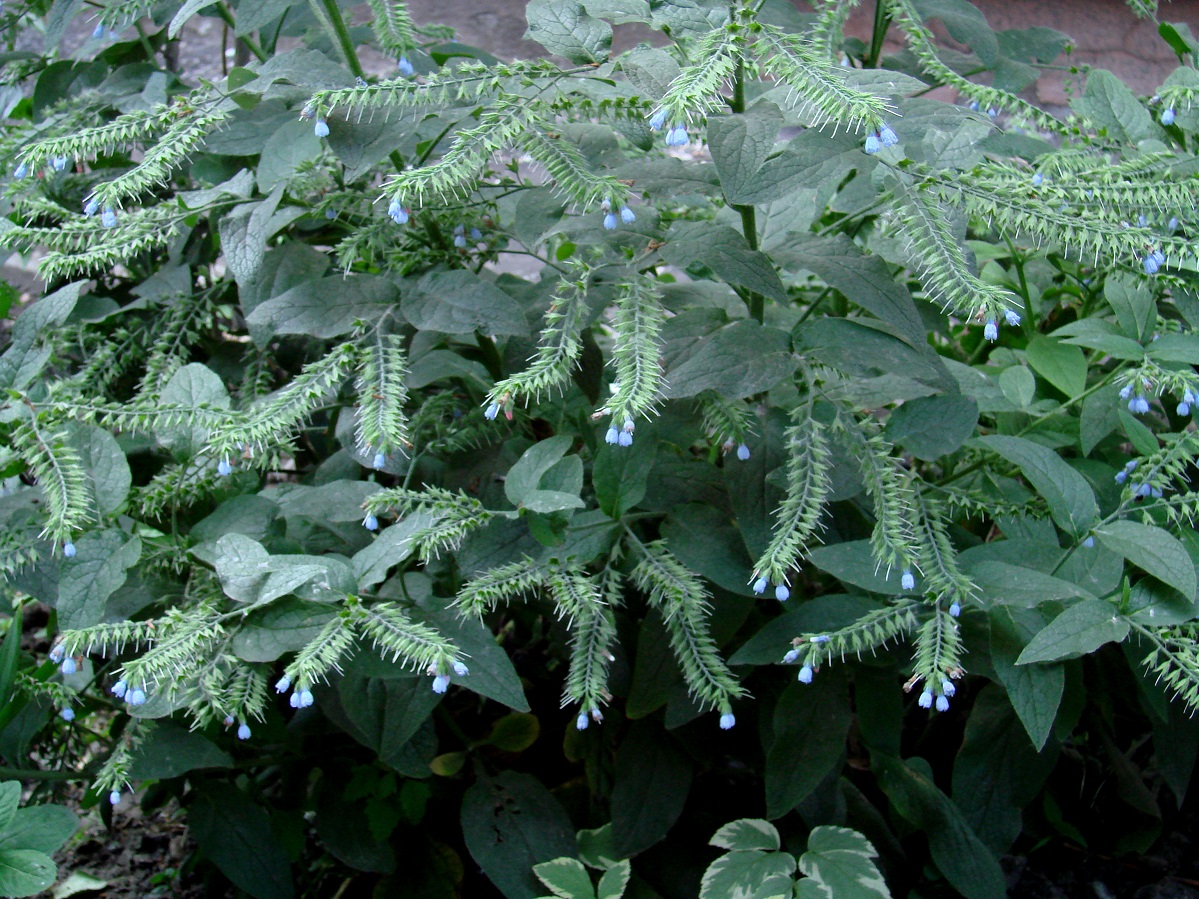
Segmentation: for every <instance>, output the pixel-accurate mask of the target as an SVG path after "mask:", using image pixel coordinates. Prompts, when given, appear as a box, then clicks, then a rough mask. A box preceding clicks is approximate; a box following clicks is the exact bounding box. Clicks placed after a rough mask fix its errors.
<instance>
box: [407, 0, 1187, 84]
mask: <svg viewBox="0 0 1199 899" xmlns="http://www.w3.org/2000/svg"><path fill="white" fill-rule="evenodd" d="M794 2H795V3H796V5H797V6H799V7H800V8H801V9H805V10H806V9H808V8H809V7H808V6H807V4H805V3H804V2H803V0H794ZM975 2H976V4H977V5H978V6H979V8H980V9H982V10H983V12H984V14H985V15H986V17H987V21H988V22H989V23H990V24H991V27H992V28H994V29H996V30H1004V29H1008V28H1027V27H1030V26H1032V25H1045V26H1047V27H1049V28H1056V29H1057V30H1059V31H1063V32H1065V33H1066V34H1068V35H1070V36H1071V37H1072V38H1073V39H1074V41H1075V50H1074V53H1073V56H1072V59H1073V61H1074V62H1075V63H1077V64H1088V65H1093V66H1101V67H1103V68H1106V69H1111V70H1112V71H1114V72H1116V73H1117V74H1119V75H1120V76H1121V77H1122V78H1124V79H1126V80H1127V81H1128V82H1129V84H1131V85H1132V87H1133V90H1135V91H1139V92H1141V93H1145V94H1148V93H1151V92H1152V91H1153V89H1154V88H1155V87H1156V86H1157V85H1158V84H1160V83H1161V80H1162V78H1164V77H1165V76H1166V75H1167V74H1169V72H1170V71H1171V70H1172V69H1173V68H1174V66H1175V65H1176V60H1175V58H1174V55H1173V53H1171V51H1170V49H1169V47H1167V46H1166V44H1165V42H1164V41H1162V40H1161V39H1160V38H1159V37H1158V35H1157V30H1156V28H1155V27H1154V25H1153V23H1151V22H1145V21H1141V20H1139V19H1137V18H1136V17H1135V16H1133V14H1132V12H1131V11H1130V10H1129V9H1128V7H1127V6H1126V5H1125V3H1124V0H975ZM408 5H409V8H410V9H411V10H412V13H413V15H414V16H415V17H416V18H417V20H418V21H422V22H429V21H439V22H445V23H447V24H451V25H453V26H455V27H456V28H457V29H458V34H459V37H460V39H461V40H463V41H465V42H466V43H470V44H476V45H478V46H480V47H484V48H486V49H488V50H490V51H491V52H493V53H496V54H497V55H499V56H506V57H512V56H532V55H536V54H537V53H538V52H540V50H539V48H538V46H537V45H536V44H534V43H531V42H529V41H524V40H522V39H521V36H522V35H523V34H524V30H525V20H524V2H523V0H409V3H408ZM873 8H874V4H873V3H872V2H871V0H863V3H862V6H861V8H859V9H858V10H857V12H856V13H855V15H854V18H853V20H852V22H851V31H852V32H853V33H855V34H858V35H859V36H864V35H866V34H868V33H869V31H870V23H871V19H872V17H873ZM1161 17H1162V19H1163V20H1165V21H1172V22H1186V23H1188V24H1190V26H1191V28H1192V30H1194V31H1195V32H1196V33H1197V34H1199V0H1172V2H1169V0H1166V2H1163V3H1162V8H1161ZM644 38H645V32H644V30H638V29H635V28H632V27H629V26H626V27H624V28H621V29H619V30H618V42H619V43H620V44H621V45H622V46H629V45H632V44H635V43H637V42H638V41H639V40H643V39H644ZM1063 80H1064V79H1063V78H1062V77H1060V76H1058V77H1046V78H1044V79H1042V81H1041V82H1040V83H1039V84H1038V85H1037V90H1036V93H1037V96H1036V99H1037V100H1039V101H1040V102H1042V103H1046V104H1049V105H1059V104H1063V103H1065V102H1066V100H1067V95H1066V91H1065V85H1064V83H1063Z"/></svg>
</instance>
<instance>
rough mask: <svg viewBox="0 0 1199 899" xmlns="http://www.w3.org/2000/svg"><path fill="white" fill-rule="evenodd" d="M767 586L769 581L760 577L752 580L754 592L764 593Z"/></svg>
mask: <svg viewBox="0 0 1199 899" xmlns="http://www.w3.org/2000/svg"><path fill="white" fill-rule="evenodd" d="M768 586H770V581H768V580H766V578H764V577H760V578H758V579H757V580H756V581H754V593H765V592H766V588H767V587H768Z"/></svg>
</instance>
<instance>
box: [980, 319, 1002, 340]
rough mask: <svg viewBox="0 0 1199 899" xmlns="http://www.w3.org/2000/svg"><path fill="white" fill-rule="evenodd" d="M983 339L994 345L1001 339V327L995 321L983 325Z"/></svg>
mask: <svg viewBox="0 0 1199 899" xmlns="http://www.w3.org/2000/svg"><path fill="white" fill-rule="evenodd" d="M983 337H985V338H986V339H987V340H989V341H991V342H992V343H994V342H995V341H996V340H998V339H999V325H997V324H996V323H995V320H994V319H992V320H991V321H989V322H987V323H986V324H985V325H983Z"/></svg>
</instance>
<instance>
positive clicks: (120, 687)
mask: <svg viewBox="0 0 1199 899" xmlns="http://www.w3.org/2000/svg"><path fill="white" fill-rule="evenodd" d="M128 689H129V685H128V684H127V683H125V682H124V681H123V680H119V681H117V682H116V683H115V684H113V685H112V686H111V687H109V688H108V692H109V693H111V694H112V695H113V696H115V697H117V699H124V698H125V693H126V691H127V690H128Z"/></svg>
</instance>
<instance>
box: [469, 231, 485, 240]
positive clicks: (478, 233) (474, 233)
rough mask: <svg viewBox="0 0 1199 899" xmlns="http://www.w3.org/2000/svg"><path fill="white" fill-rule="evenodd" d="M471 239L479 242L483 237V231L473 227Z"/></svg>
mask: <svg viewBox="0 0 1199 899" xmlns="http://www.w3.org/2000/svg"><path fill="white" fill-rule="evenodd" d="M470 239H471V240H473V241H475V242H476V243H477V242H479V241H480V240H482V239H483V232H482V231H480V230H479V229H478V228H471V229H470Z"/></svg>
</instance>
